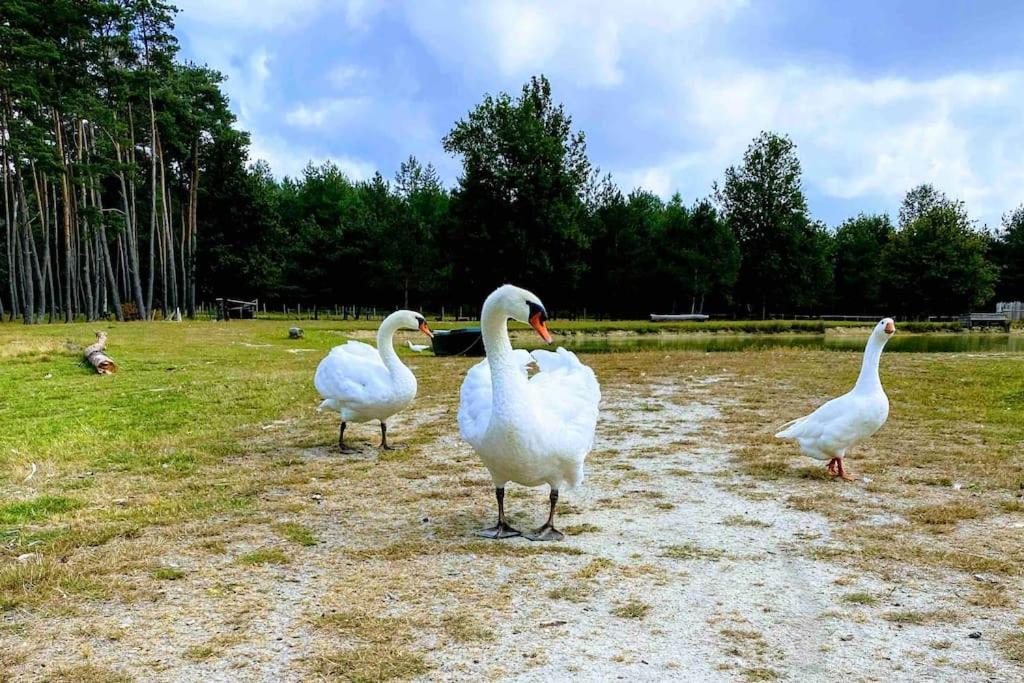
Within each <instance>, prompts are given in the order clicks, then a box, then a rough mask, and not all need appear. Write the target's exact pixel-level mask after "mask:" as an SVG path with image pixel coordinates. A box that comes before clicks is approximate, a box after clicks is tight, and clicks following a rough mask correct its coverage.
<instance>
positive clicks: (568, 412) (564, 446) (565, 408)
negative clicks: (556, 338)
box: [530, 348, 601, 457]
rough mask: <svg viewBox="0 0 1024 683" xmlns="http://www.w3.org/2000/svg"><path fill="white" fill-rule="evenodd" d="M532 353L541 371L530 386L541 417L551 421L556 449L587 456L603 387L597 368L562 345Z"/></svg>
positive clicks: (532, 378) (592, 440)
mask: <svg viewBox="0 0 1024 683" xmlns="http://www.w3.org/2000/svg"><path fill="white" fill-rule="evenodd" d="M531 355H532V356H533V359H534V360H535V361H536V362H537V366H538V367H539V368H540V372H538V373H537V374H535V375H534V376H533V377H531V378H530V389H531V391H532V392H533V395H534V397H535V400H536V402H537V405H538V406H540V408H541V411H540V412H541V415H542V416H543V418H542V419H544V420H546V421H547V422H548V427H549V430H550V431H549V436H550V438H551V439H552V441H553V445H554V447H555V450H556V451H557V452H559V453H562V454H565V455H576V456H580V457H582V456H584V455H586V454H587V453H588V452H589V451H590V448H591V446H592V445H593V443H594V430H595V429H596V427H597V412H598V404H599V403H600V402H601V387H600V386H599V385H598V383H597V377H595V376H594V371H593V370H591V369H590V368H589V367H587V366H586V365H584V364H583V363H581V362H580V360H579V358H577V357H576V354H574V353H572V352H571V351H566V350H565V349H563V348H558V349H557V350H556V351H554V352H552V351H546V350H543V349H539V350H537V351H534V352H533V353H532V354H531Z"/></svg>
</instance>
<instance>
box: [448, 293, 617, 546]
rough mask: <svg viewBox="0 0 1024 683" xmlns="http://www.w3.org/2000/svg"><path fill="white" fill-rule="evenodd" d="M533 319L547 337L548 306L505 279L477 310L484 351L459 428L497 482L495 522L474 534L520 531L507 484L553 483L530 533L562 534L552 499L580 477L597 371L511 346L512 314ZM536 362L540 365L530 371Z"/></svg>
mask: <svg viewBox="0 0 1024 683" xmlns="http://www.w3.org/2000/svg"><path fill="white" fill-rule="evenodd" d="M509 318H512V319H514V320H518V321H520V322H528V323H529V324H530V325H531V326H532V327H533V329H535V330H536V331H537V333H538V334H539V335H540V336H541V338H543V339H544V341H545V342H547V343H548V344H550V343H551V335H550V334H549V333H548V330H547V327H546V325H545V321H546V320H547V313H546V312H545V310H544V306H543V305H541V302H540V299H538V298H537V297H536V296H535V295H534V294H531V293H530V292H528V291H526V290H525V289H520V288H519V287H513V286H512V285H504V286H502V287H499V288H498V289H496V290H495V291H494V292H493V293H492V294H491V295H490V296H489V297H487V300H486V301H485V302H484V308H483V312H482V314H481V316H480V326H481V329H482V334H483V342H484V349H485V350H486V352H487V358H485V359H484V360H482V361H480V362H479V363H477V364H476V365H475V366H473V367H472V368H470V370H469V373H468V374H467V375H466V379H465V381H464V382H463V383H462V391H461V394H460V402H459V431H460V432H461V433H462V437H463V438H464V439H465V440H466V441H468V442H469V443H470V445H472V446H473V449H474V450H476V452H477V454H478V455H479V456H480V459H481V460H482V461H483V463H484V465H485V466H486V467H487V469H488V471H490V473H491V479H493V481H494V492H495V495H496V496H497V499H498V523H497V525H495V526H494V527H491V528H490V529H483V530H481V531H479V532H477V533H479V534H480V535H481V536H485V537H487V538H507V537H509V536H519V535H520V532H519V531H518V530H517V529H514V528H512V526H511V525H510V524H509V523H508V520H506V518H505V485H506V484H507V483H508V482H510V481H513V482H515V483H517V484H521V485H523V486H540V485H542V484H547V485H548V486H550V487H551V493H550V495H549V497H548V500H549V503H550V509H549V511H548V518H547V521H546V522H545V523H544V525H543V526H541V527H540V528H539V529H537V530H536V531H534V532H532V533H527V534H526V537H527V538H529V539H531V540H535V541H540V540H561V539H562V538H563V536H562V533H561V532H560V531H558V530H557V529H555V526H554V519H555V505H556V504H557V503H558V491H559V489H561V487H562V486H563V485H567V486H569V487H570V488H571V487H575V486H576V485H578V484H580V483H581V482H582V481H583V459H584V458H585V457H586V455H587V453H588V452H589V451H590V447H591V445H592V444H593V441H594V429H595V427H596V426H597V405H598V402H599V401H600V400H601V390H600V387H599V386H598V384H597V378H596V377H594V371H593V370H591V369H590V368H589V367H587V366H586V365H583V364H582V363H580V361H579V359H578V358H576V355H575V354H573V353H571V352H569V351H566V350H565V349H563V348H559V349H558V350H557V351H555V352H551V351H534V352H533V353H532V354H530V353H527V352H526V351H524V350H522V349H517V350H513V349H512V344H511V342H510V341H509V338H508V327H507V324H508V320H509ZM533 362H535V363H536V364H537V366H538V367H539V368H540V372H538V373H536V374H534V375H533V376H532V377H531V376H529V373H528V370H527V366H528V365H529V364H530V363H533Z"/></svg>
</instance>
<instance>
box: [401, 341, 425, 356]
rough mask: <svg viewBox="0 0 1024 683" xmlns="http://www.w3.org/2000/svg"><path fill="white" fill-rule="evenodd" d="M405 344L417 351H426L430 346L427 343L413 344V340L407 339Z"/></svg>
mask: <svg viewBox="0 0 1024 683" xmlns="http://www.w3.org/2000/svg"><path fill="white" fill-rule="evenodd" d="M405 345H406V346H408V347H409V348H410V349H412V350H413V351H415V352H416V353H420V352H421V351H426V350H427V349H429V348H430V347H429V346H428V345H426V344H413V343H412V342H411V341H406V342H405Z"/></svg>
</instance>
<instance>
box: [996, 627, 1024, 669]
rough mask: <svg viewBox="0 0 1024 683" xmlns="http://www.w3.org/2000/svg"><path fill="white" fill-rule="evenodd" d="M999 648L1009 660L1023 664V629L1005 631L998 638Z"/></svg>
mask: <svg viewBox="0 0 1024 683" xmlns="http://www.w3.org/2000/svg"><path fill="white" fill-rule="evenodd" d="M999 649H1000V651H1002V653H1003V654H1004V655H1005V656H1006V658H1007V659H1009V660H1010V661H1011V662H1016V663H1017V664H1024V631H1017V632H1016V633H1007V634H1006V635H1005V636H1003V637H1002V638H1000V639H999Z"/></svg>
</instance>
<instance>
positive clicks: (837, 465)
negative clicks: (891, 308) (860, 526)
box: [775, 318, 896, 481]
mask: <svg viewBox="0 0 1024 683" xmlns="http://www.w3.org/2000/svg"><path fill="white" fill-rule="evenodd" d="M895 332H896V325H895V324H894V323H893V320H892V318H883V319H882V320H880V321H878V324H877V325H875V329H874V330H872V332H871V336H870V337H868V343H867V346H866V347H865V349H864V361H863V363H862V364H861V368H860V376H859V377H858V378H857V384H856V385H854V387H853V389H852V390H851V391H850V392H848V393H846V394H843V395H842V396H840V397H839V398H834V399H832V400H831V401H829V402H828V403H826V404H824V405H823V406H821V407H820V408H818V409H817V410H815V411H814V412H813V413H811V414H810V415H806V416H804V417H801V418H797V419H796V420H793V421H792V422H787V423H786V424H784V425H782V427H783V428H782V431H780V432H779V433H778V434H776V435H775V436H776V437H778V438H780V439H795V440H796V442H797V443H798V444H800V452H801V453H803V454H804V455H807V456H810V457H812V458H814V459H816V460H828V472H829V474H831V475H833V476H838V477H841V478H843V479H845V480H846V481H853V479H854V478H853V476H851V475H849V474H847V472H846V470H845V469H844V468H843V457H845V456H846V451H847V450H848V449H849V448H852V447H853V446H855V445H857V444H858V443H860V442H861V441H863V440H864V439H866V438H868V437H869V436H871V435H872V434H874V433H875V432H877V431H878V430H879V429H881V427H882V425H884V424H885V420H886V418H888V417H889V397H888V396H886V395H885V391H884V390H883V389H882V380H881V379H880V378H879V377H878V360H879V358H881V356H882V349H883V348H885V343H886V342H887V341H889V338H890V337H892V335H893V333H895Z"/></svg>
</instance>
